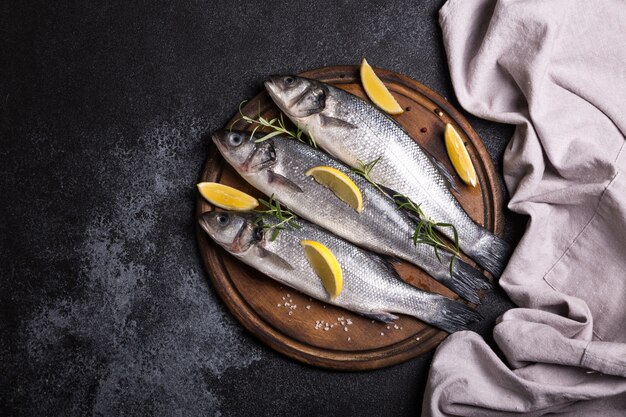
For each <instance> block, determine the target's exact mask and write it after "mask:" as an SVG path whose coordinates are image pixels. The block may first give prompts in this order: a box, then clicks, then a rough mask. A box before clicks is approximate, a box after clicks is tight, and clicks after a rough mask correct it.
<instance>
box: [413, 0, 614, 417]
mask: <svg viewBox="0 0 626 417" xmlns="http://www.w3.org/2000/svg"><path fill="white" fill-rule="evenodd" d="M440 24H441V28H442V30H443V38H444V43H445V48H446V53H447V56H448V63H449V66H450V72H451V76H452V82H453V85H454V90H455V92H456V94H457V96H458V99H459V102H460V103H461V105H462V106H463V107H464V108H465V109H467V110H468V111H469V112H471V113H473V114H475V115H477V116H479V117H482V118H484V119H489V120H494V121H498V122H503V123H510V124H514V125H516V126H517V127H516V130H515V134H514V136H513V138H512V139H511V142H510V143H509V145H508V147H507V149H506V152H505V155H504V177H505V181H506V185H507V188H508V190H509V193H510V195H511V201H510V203H509V208H510V209H511V210H513V211H515V212H518V213H524V214H527V215H528V216H530V220H529V222H528V226H527V230H526V233H525V235H524V237H523V239H522V240H521V242H520V244H519V246H518V247H517V248H516V250H515V252H514V254H513V256H512V258H511V260H510V262H509V264H508V266H507V268H506V270H505V272H504V274H503V276H502V277H501V279H500V285H501V286H502V287H503V288H504V290H505V291H506V292H507V294H508V295H509V296H510V297H511V299H512V300H513V301H514V302H515V303H516V304H517V305H518V306H519V308H516V309H513V310H509V311H508V312H506V313H505V314H504V315H503V316H502V317H500V318H499V319H498V323H497V325H496V327H495V328H494V331H493V332H494V339H495V342H496V343H497V345H498V347H499V348H500V350H501V355H502V356H503V358H504V359H501V358H500V357H499V356H498V355H496V354H495V353H494V352H493V351H492V350H491V349H490V348H489V347H488V346H487V344H486V343H485V342H484V341H483V340H482V339H481V338H480V337H479V336H478V335H476V334H475V333H472V332H459V333H456V334H454V335H452V336H450V337H448V338H447V340H446V341H445V342H444V343H442V344H441V346H440V347H439V348H438V350H437V352H436V354H435V357H434V360H433V364H432V368H431V370H430V375H429V382H428V385H427V388H426V395H425V399H424V409H423V414H422V415H423V416H501V415H512V414H516V415H524V416H538V415H544V414H549V413H552V414H559V415H568V416H569V415H575V416H613V415H620V416H626V155H625V153H626V152H624V151H622V148H623V146H624V135H625V133H626V1H624V0H612V1H611V0H580V1H577V0H542V1H539V0H536V1H532V0H531V1H520V0H500V1H497V0H450V1H448V2H447V3H446V4H445V5H444V6H443V8H442V9H441V11H440Z"/></svg>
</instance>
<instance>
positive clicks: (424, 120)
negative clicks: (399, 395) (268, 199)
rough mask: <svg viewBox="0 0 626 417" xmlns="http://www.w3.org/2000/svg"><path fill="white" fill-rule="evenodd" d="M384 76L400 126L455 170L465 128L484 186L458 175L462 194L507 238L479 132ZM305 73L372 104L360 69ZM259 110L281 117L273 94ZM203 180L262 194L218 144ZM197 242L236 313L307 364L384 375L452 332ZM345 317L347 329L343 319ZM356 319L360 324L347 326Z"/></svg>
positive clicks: (419, 276) (404, 81)
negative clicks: (385, 317) (340, 298)
mask: <svg viewBox="0 0 626 417" xmlns="http://www.w3.org/2000/svg"><path fill="white" fill-rule="evenodd" d="M376 73H377V74H378V75H379V76H380V78H381V79H382V80H383V81H384V82H385V84H386V85H387V86H388V87H389V89H390V90H391V91H392V93H393V94H394V96H395V97H396V98H397V100H398V101H399V103H400V104H401V105H402V107H404V108H405V110H406V111H405V112H404V113H403V114H401V115H399V116H396V120H397V121H398V123H400V125H402V126H403V127H404V129H406V131H407V132H408V133H409V134H410V135H411V137H413V138H414V140H416V141H417V142H418V143H419V144H420V145H422V146H423V147H424V148H426V149H427V150H428V151H430V152H431V153H432V154H433V155H434V156H435V157H436V158H437V159H438V160H439V161H441V162H443V163H444V165H446V166H447V167H448V169H449V170H450V172H454V170H453V168H452V166H451V165H450V161H449V159H448V157H447V154H446V151H445V146H444V142H443V131H444V127H445V124H446V123H451V124H453V125H454V127H455V128H456V129H457V130H458V132H459V134H460V135H461V137H462V138H463V141H464V142H465V144H466V146H467V148H468V151H469V154H470V157H471V158H472V161H473V163H474V166H475V168H476V172H477V175H478V180H479V186H478V187H476V188H474V189H472V188H470V187H466V186H465V185H464V184H463V183H462V182H461V181H460V180H459V179H458V177H457V178H456V181H457V187H458V189H459V193H458V194H456V195H455V196H456V197H457V198H458V200H459V202H460V203H461V205H462V206H463V207H464V208H465V210H466V211H467V212H468V214H469V215H470V216H471V217H472V218H473V219H474V220H475V221H477V222H478V223H479V224H482V225H483V226H484V227H486V228H488V229H489V230H491V231H494V232H495V233H496V234H500V233H501V232H502V228H503V215H502V193H501V189H500V183H499V181H498V179H497V175H496V173H495V170H494V167H493V164H492V162H491V160H490V158H489V154H488V153H487V151H486V149H485V147H484V145H483V143H482V141H481V140H480V138H479V137H478V135H477V134H476V132H475V131H474V130H473V129H472V128H471V126H470V125H469V123H468V122H467V121H466V120H465V118H463V116H462V115H461V114H460V113H459V112H458V111H456V110H455V109H454V108H453V107H452V106H451V105H450V104H449V103H448V102H447V101H446V100H445V99H443V98H442V97H441V96H439V95H438V94H437V93H435V92H433V91H431V90H430V89H428V88H427V87H425V86H423V85H422V84H420V83H418V82H416V81H414V80H411V79H409V78H407V77H405V76H402V75H400V74H396V73H393V72H391V71H386V70H382V69H376ZM301 75H303V76H306V77H309V78H315V79H319V80H321V81H324V82H327V83H330V84H334V85H336V86H338V87H340V88H343V89H345V90H347V91H349V92H351V93H353V94H355V95H357V96H360V97H363V98H365V93H364V91H363V89H362V88H361V85H360V81H359V76H358V67H356V66H337V67H328V68H321V69H317V70H312V71H308V72H305V73H303V74H301ZM259 109H260V113H261V114H262V115H263V116H264V117H268V118H269V117H274V116H276V115H277V114H278V111H277V108H276V107H275V106H274V104H273V103H272V102H271V100H270V98H269V97H268V95H267V93H265V92H262V93H260V94H259V95H257V96H256V97H255V98H253V99H252V100H250V101H249V102H248V103H246V105H245V106H244V107H243V109H242V110H243V112H244V113H245V114H247V115H249V116H251V117H255V116H257V115H258V113H259ZM440 112H441V115H439V113H440ZM237 119H239V115H238V114H236V115H235V116H234V117H233V119H232V120H231V121H229V123H228V125H227V126H226V127H230V126H231V125H233V123H234V128H239V129H243V128H247V129H248V130H251V129H250V127H249V126H247V125H246V124H245V123H244V122H242V121H239V122H237ZM199 181H215V182H221V183H224V184H227V185H230V186H234V187H236V188H239V189H241V190H243V191H245V192H247V193H249V194H251V195H254V196H261V194H260V193H259V192H258V191H256V190H255V189H254V188H252V186H250V185H249V184H248V183H246V182H245V181H244V180H243V179H242V178H241V177H240V176H239V175H238V174H237V173H236V172H235V171H234V170H233V169H232V168H231V167H230V166H229V165H228V164H227V163H226V162H225V161H224V160H223V158H222V157H221V155H219V152H218V151H217V149H216V148H215V147H214V146H212V147H211V149H210V152H209V157H208V159H207V161H206V163H205V165H204V168H203V170H202V174H201V176H200V179H199ZM210 210H213V207H212V206H211V205H210V204H208V203H207V202H206V201H204V200H203V199H202V198H200V197H199V198H198V203H197V209H196V215H200V214H201V213H203V212H206V211H210ZM197 239H198V245H199V250H200V254H201V257H202V259H203V262H204V265H205V268H206V271H207V274H208V276H209V278H210V279H211V282H212V283H213V286H214V288H215V289H216V291H217V293H218V294H219V296H220V297H221V299H222V300H223V301H224V303H225V304H226V306H227V307H228V309H229V310H230V311H231V313H232V314H233V315H234V316H235V317H236V318H237V320H239V321H240V322H241V324H243V325H244V327H246V328H247V329H248V330H249V331H250V332H252V333H253V334H254V335H255V336H256V337H258V338H259V339H260V340H261V341H262V342H264V343H265V344H267V345H268V346H270V347H272V348H273V349H275V350H277V351H279V352H281V353H283V354H285V355H287V356H290V357H292V358H294V359H297V360H299V361H302V362H305V363H308V364H311V365H314V366H320V367H325V368H332V369H338V370H368V369H376V368H381V367H385V366H390V365H394V364H397V363H400V362H403V361H406V360H408V359H411V358H414V357H416V356H418V355H420V354H422V353H424V352H427V351H429V350H431V349H433V348H435V347H436V346H437V345H438V344H439V343H440V342H441V341H442V340H443V339H444V338H445V337H446V336H447V333H445V332H443V331H441V330H438V329H435V328H433V327H431V326H429V325H426V324H425V323H422V322H421V321H419V320H417V319H414V318H412V317H408V316H402V317H401V318H400V319H399V320H397V322H396V323H395V326H394V324H391V325H389V324H384V323H379V322H372V321H371V320H369V319H366V318H363V317H361V316H359V315H357V314H355V313H352V312H349V311H346V310H343V309H340V308H338V307H334V306H330V305H325V304H324V303H322V302H319V301H316V300H311V299H310V298H309V297H307V296H305V295H303V294H300V293H298V292H297V291H295V290H293V289H290V288H287V287H284V286H281V285H280V284H279V283H278V282H276V281H274V280H272V279H270V278H268V277H267V276H265V275H263V274H261V273H259V272H257V271H256V270H254V269H252V268H250V267H248V266H246V265H244V264H242V263H240V262H238V261H236V260H235V258H234V257H232V256H231V255H230V254H228V253H227V252H225V251H224V250H223V249H221V248H220V247H219V246H218V245H216V244H214V243H213V241H212V240H211V239H210V238H209V237H208V236H207V235H206V234H205V233H204V232H203V231H202V230H201V228H200V227H197ZM396 268H397V270H398V272H399V273H400V275H401V277H402V278H403V279H404V280H405V281H406V282H408V283H409V284H411V285H414V286H416V287H418V288H422V289H425V290H427V291H432V292H436V293H440V294H444V295H446V296H449V297H453V298H458V297H457V296H456V294H454V293H453V292H451V291H450V290H449V289H447V288H445V287H443V286H442V285H441V284H439V283H438V282H437V281H435V280H434V279H432V278H431V277H430V276H429V275H427V274H426V273H424V272H423V271H422V270H420V269H419V268H417V267H415V266H413V265H410V264H408V263H404V262H403V263H400V264H398V265H397V266H396ZM286 302H287V303H289V304H290V307H291V306H293V305H294V304H295V305H296V308H294V309H291V308H290V307H285V306H284V304H285V303H286ZM279 305H280V306H279ZM307 306H308V308H307ZM289 312H291V314H289ZM342 318H343V322H344V325H342V324H341V320H338V319H342ZM348 319H349V320H350V321H351V322H352V324H350V325H348V324H347V320H348ZM317 320H321V321H324V322H328V323H330V324H333V327H332V328H330V329H329V330H324V328H320V329H316V328H315V324H316V321H317ZM396 326H397V328H396ZM345 328H347V331H346V330H345Z"/></svg>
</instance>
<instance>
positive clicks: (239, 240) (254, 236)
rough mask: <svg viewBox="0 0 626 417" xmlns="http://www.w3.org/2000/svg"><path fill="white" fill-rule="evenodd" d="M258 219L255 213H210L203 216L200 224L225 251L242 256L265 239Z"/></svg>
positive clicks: (199, 219)
mask: <svg viewBox="0 0 626 417" xmlns="http://www.w3.org/2000/svg"><path fill="white" fill-rule="evenodd" d="M257 217H258V215H256V214H254V213H235V212H228V211H210V212H206V213H203V214H201V215H200V217H199V218H198V223H200V226H201V227H202V229H203V230H204V231H205V232H206V233H207V234H208V235H209V236H211V238H212V239H213V240H214V241H216V242H217V243H218V244H219V245H220V246H222V247H223V248H224V249H226V250H227V251H229V252H230V253H233V254H240V253H243V252H245V251H246V250H248V248H250V246H251V245H253V244H254V243H256V242H258V241H260V240H261V239H262V237H263V234H262V229H261V227H260V226H259V225H258V224H257V223H256V219H257Z"/></svg>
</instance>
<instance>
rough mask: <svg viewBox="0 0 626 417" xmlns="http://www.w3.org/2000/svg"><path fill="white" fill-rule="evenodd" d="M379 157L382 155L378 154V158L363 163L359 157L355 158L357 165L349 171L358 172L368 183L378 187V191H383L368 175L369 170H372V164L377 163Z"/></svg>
mask: <svg viewBox="0 0 626 417" xmlns="http://www.w3.org/2000/svg"><path fill="white" fill-rule="evenodd" d="M380 158H382V156H379V157H378V158H376V159H374V160H373V161H370V162H368V163H365V162H363V161H361V160H360V159H357V166H356V168H352V169H351V171H352V172H354V173H357V174H359V175H360V176H362V177H363V178H365V179H366V180H367V181H368V182H369V183H370V184H372V185H373V186H374V187H376V188H378V190H379V191H381V192H383V193H384V191H383V189H382V188H380V185H378V184H376V183H375V182H374V180H372V177H371V176H370V172H372V169H374V166H375V165H376V164H377V163H378V161H380Z"/></svg>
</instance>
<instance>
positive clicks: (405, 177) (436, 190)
mask: <svg viewBox="0 0 626 417" xmlns="http://www.w3.org/2000/svg"><path fill="white" fill-rule="evenodd" d="M265 86H266V89H267V90H268V92H269V94H270V97H271V98H272V99H273V100H274V102H275V103H276V104H277V105H278V107H279V108H280V109H281V110H282V111H283V112H284V113H285V114H286V115H287V116H288V117H289V118H290V119H291V120H292V121H293V122H294V123H295V124H296V125H297V126H298V127H299V128H301V129H302V130H303V131H304V132H306V133H307V134H308V135H309V136H311V137H313V138H314V139H315V142H316V143H317V144H318V145H319V146H320V148H322V149H324V150H325V151H326V152H328V153H329V154H331V155H332V156H334V157H335V158H337V159H339V160H341V161H342V162H344V163H346V164H348V165H349V166H351V167H357V166H358V165H359V164H360V163H369V162H371V161H374V160H376V159H378V158H380V159H379V161H378V163H377V164H376V165H375V166H374V168H373V170H372V171H371V172H370V176H371V178H372V180H373V181H375V182H376V183H379V184H381V185H383V186H385V187H387V188H389V189H391V190H393V191H394V192H397V193H399V194H402V195H404V196H405V197H408V198H410V199H411V200H412V201H413V202H414V203H415V204H417V205H419V206H420V208H421V209H422V210H423V212H424V213H425V214H426V215H427V216H428V217H429V218H430V220H432V221H433V222H436V223H447V224H451V225H453V226H454V228H455V229H456V231H457V232H458V239H459V246H460V247H461V249H462V250H463V251H464V252H465V253H466V254H468V255H469V256H470V257H471V258H473V259H474V260H475V261H476V262H477V263H479V264H480V265H481V266H483V267H484V268H486V269H487V270H488V271H489V272H491V273H492V274H494V275H495V276H500V274H501V273H502V269H503V268H504V265H505V264H506V261H507V259H508V255H509V253H510V248H509V246H508V244H507V243H506V242H504V241H503V240H501V239H500V238H498V237H496V236H495V235H493V234H492V233H491V232H489V231H488V230H486V229H484V228H483V227H482V226H480V225H478V224H477V223H475V222H474V221H473V220H472V219H471V218H470V217H469V215H468V214H467V213H466V212H465V210H464V209H463V208H462V207H461V205H460V204H459V202H458V201H457V200H456V198H454V196H453V195H452V193H451V192H450V190H449V187H450V184H448V182H447V180H446V178H445V176H444V175H443V172H442V171H441V168H440V167H438V166H437V165H436V164H435V160H434V159H431V156H430V155H429V154H427V153H426V151H424V150H423V149H422V148H421V146H420V145H419V144H417V143H416V142H415V141H414V140H413V139H411V137H410V136H409V135H408V134H407V133H406V132H405V131H404V129H402V127H401V126H400V125H398V124H397V123H396V122H395V121H394V120H393V119H391V118H390V117H389V116H387V115H386V114H384V113H383V112H381V111H380V110H379V109H377V108H375V107H374V106H372V105H371V104H369V103H367V102H365V101H364V100H362V99H360V98H358V97H356V96H354V95H352V94H350V93H348V92H346V91H344V90H341V89H339V88H336V87H333V86H331V85H328V84H324V83H321V82H319V81H316V80H309V79H306V78H302V77H294V76H286V77H281V76H273V77H270V79H269V80H268V81H267V82H266V83H265ZM439 231H440V232H441V233H442V234H444V235H445V236H447V237H448V238H451V239H452V238H454V232H453V230H452V229H451V228H449V227H440V228H439Z"/></svg>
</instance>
